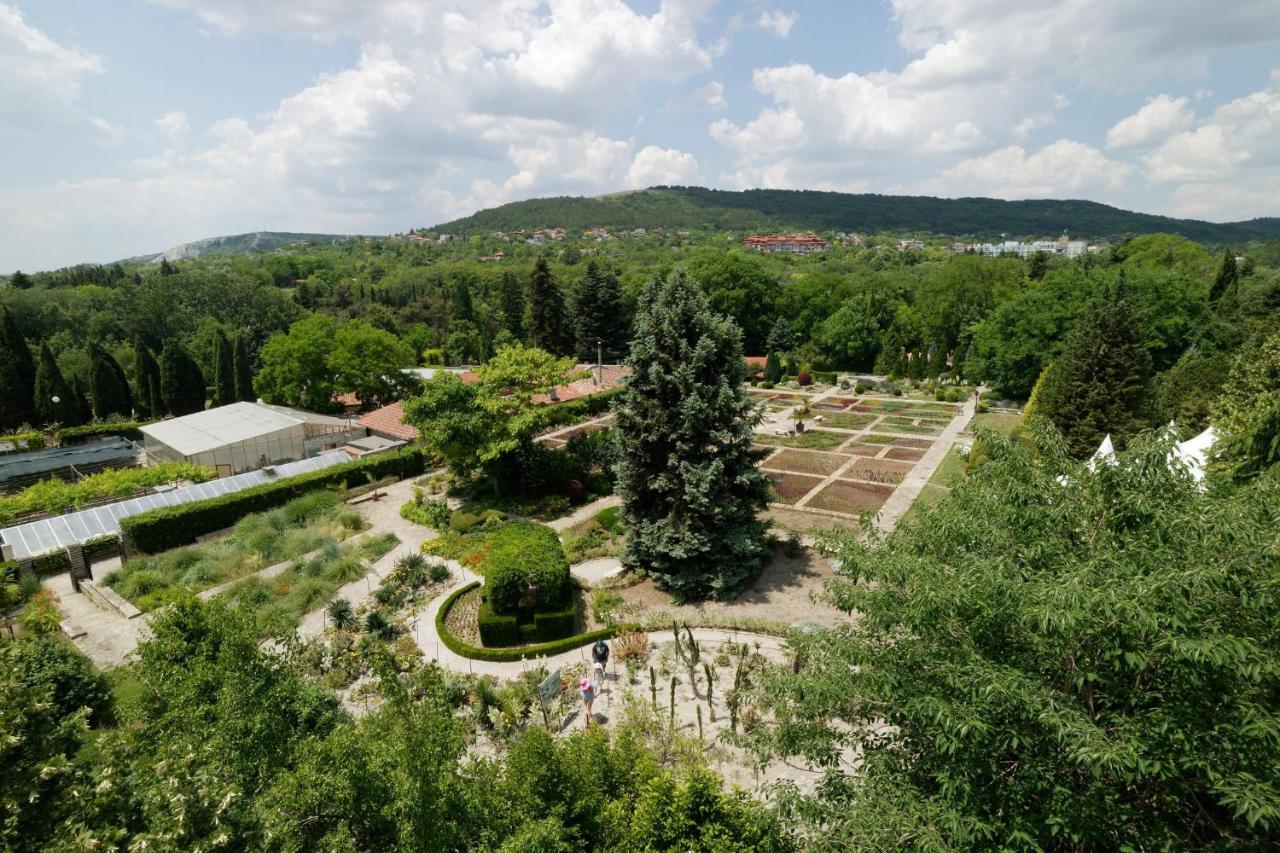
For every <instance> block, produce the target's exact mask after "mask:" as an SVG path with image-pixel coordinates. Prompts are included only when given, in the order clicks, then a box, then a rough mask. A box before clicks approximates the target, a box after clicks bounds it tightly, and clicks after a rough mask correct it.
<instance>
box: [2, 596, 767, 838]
mask: <svg viewBox="0 0 1280 853" xmlns="http://www.w3.org/2000/svg"><path fill="white" fill-rule="evenodd" d="M151 634H152V639H150V640H149V641H147V642H145V643H143V644H142V645H141V646H140V647H139V650H138V657H137V661H136V663H134V664H133V665H132V666H131V672H130V678H129V679H128V682H129V684H130V685H131V690H130V693H131V694H132V698H131V699H130V701H129V702H128V707H127V708H123V709H121V711H120V713H121V716H122V717H123V720H122V723H123V724H122V725H121V726H120V727H119V728H103V729H92V730H91V729H87V728H86V726H85V719H84V713H85V712H83V711H77V712H72V713H70V714H64V713H62V712H61V711H60V709H58V708H56V707H55V706H54V705H52V704H51V703H50V702H48V701H46V700H47V698H48V695H49V694H48V692H47V691H48V688H47V687H46V686H44V685H42V684H40V683H38V682H37V681H35V680H28V679H26V678H25V677H23V676H21V675H19V670H18V669H17V668H16V667H11V666H7V665H6V666H3V667H0V687H3V689H2V690H0V721H2V722H3V723H4V725H5V731H6V732H7V733H10V734H11V735H12V737H8V738H5V739H4V740H3V741H0V755H2V756H3V758H4V760H5V767H6V772H5V773H4V774H0V815H2V816H3V818H4V820H3V821H0V847H3V848H5V849H30V850H46V849H47V850H66V849H163V850H196V849H217V848H220V849H232V850H260V849H272V850H287V851H302V850H307V851H311V850H322V851H339V850H395V851H446V850H463V849H466V850H477V851H492V850H504V851H518V850H528V851H533V850H537V851H562V850H563V851H569V850H589V849H600V850H620V851H637V853H638V851H647V850H695V851H724V853H728V851H739V850H741V851H748V850H750V851H765V853H772V851H782V850H788V849H791V843H790V840H789V839H788V837H787V836H786V835H785V833H784V831H783V829H782V827H781V825H780V822H779V820H778V818H777V816H776V815H775V814H774V813H773V812H771V811H770V810H769V809H767V808H766V807H764V806H761V805H759V804H758V803H755V802H753V801H752V800H750V799H748V798H746V797H745V796H744V795H742V794H739V793H736V792H735V793H726V792H724V791H723V790H721V787H720V782H719V780H718V779H717V778H716V777H715V776H714V775H712V774H711V773H710V772H708V771H707V770H705V769H703V768H702V767H701V766H699V762H698V760H697V758H696V756H695V757H693V758H688V759H685V761H684V763H683V764H682V765H681V766H679V767H677V768H668V767H664V766H663V765H662V764H660V763H659V761H658V759H657V758H656V757H655V755H654V754H653V753H652V752H650V751H649V749H647V743H648V740H647V735H648V731H647V730H646V729H645V728H644V727H643V725H641V724H636V725H632V726H631V727H627V726H626V725H624V726H623V727H622V729H621V732H620V733H619V734H617V735H615V736H614V737H613V738H610V736H609V735H608V734H607V733H605V732H603V731H602V730H600V729H595V730H592V731H588V732H579V733H575V734H573V735H570V736H568V737H565V738H553V737H552V736H551V735H549V734H547V733H546V732H544V731H541V730H539V729H537V728H536V727H530V728H529V729H528V730H526V731H524V732H523V733H519V734H515V735H514V736H513V737H512V739H511V740H510V741H509V746H508V748H507V749H506V750H505V751H504V752H502V753H501V754H500V755H499V756H498V757H475V756H472V755H470V754H469V751H468V748H467V745H468V743H469V741H470V737H471V734H472V731H471V728H470V727H471V725H473V723H471V720H472V719H473V717H472V715H470V714H467V713H464V711H465V710H466V709H467V707H469V706H468V703H471V702H475V701H477V698H478V697H479V695H480V692H481V691H480V690H479V689H478V688H479V687H480V685H476V684H474V683H473V682H471V681H469V680H468V679H466V678H465V677H462V676H455V675H449V674H445V673H444V672H442V671H441V670H439V669H438V668H436V667H434V666H427V667H425V668H423V669H420V670H417V671H414V672H410V673H405V674H402V675H398V674H397V673H396V672H395V669H394V666H393V664H392V662H391V659H390V655H389V654H388V653H387V652H386V651H383V650H380V648H378V647H375V648H374V649H373V650H372V652H371V654H372V656H373V658H374V660H375V668H376V670H377V673H378V676H379V679H378V681H377V682H376V685H377V688H378V693H380V694H381V698H382V700H383V701H382V704H381V707H376V708H375V709H374V710H373V711H371V712H370V713H368V714H367V715H365V716H363V717H361V718H360V719H358V720H356V719H352V718H350V717H349V716H347V715H346V714H345V713H344V712H343V711H342V710H341V708H340V706H339V704H338V702H337V701H336V699H335V698H334V696H333V695H332V694H330V693H329V692H327V691H325V690H323V689H322V688H320V687H317V686H315V685H313V684H310V683H308V681H307V680H305V678H304V677H303V676H302V674H301V671H300V669H299V666H298V661H297V660H296V659H295V658H294V657H293V656H291V655H290V654H288V653H276V652H268V651H264V649H263V646H262V644H261V643H260V641H259V636H258V632H257V630H256V626H255V625H254V624H253V622H252V621H251V620H250V619H248V618H247V615H246V614H245V613H243V612H241V611H235V610H231V609H229V608H227V607H226V606H225V605H224V604H222V603H220V602H210V603H200V602H197V601H193V600H185V601H180V602H178V603H177V604H176V605H175V607H174V608H173V609H171V610H169V611H166V612H165V613H164V614H163V615H162V616H161V617H159V618H158V619H157V620H156V621H155V622H154V623H153V625H152V626H151ZM282 647H283V646H282ZM9 654H10V651H9V649H8V648H7V647H4V646H0V656H3V662H4V663H6V664H7V663H8V656H9ZM485 686H487V685H485ZM492 692H493V691H492V688H491V687H489V689H488V694H489V695H492ZM528 710H529V709H528V707H527V705H526V706H524V707H517V708H516V712H517V713H526V714H527V713H528ZM86 747H87V748H86Z"/></svg>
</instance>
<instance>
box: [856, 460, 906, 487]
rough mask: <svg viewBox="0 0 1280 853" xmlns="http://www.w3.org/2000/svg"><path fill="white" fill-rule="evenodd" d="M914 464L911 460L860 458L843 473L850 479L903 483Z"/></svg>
mask: <svg viewBox="0 0 1280 853" xmlns="http://www.w3.org/2000/svg"><path fill="white" fill-rule="evenodd" d="M913 467H915V466H914V465H912V464H911V463H910V462H894V461H893V460H891V459H859V460H858V461H857V462H855V463H853V465H852V466H851V467H850V468H849V470H848V471H845V472H844V473H843V474H841V475H840V476H841V477H847V478H849V479H850V480H869V481H870V482H872V483H901V482H902V478H903V476H904V475H905V474H906V473H907V472H908V471H910V470H911V469H912V468H913Z"/></svg>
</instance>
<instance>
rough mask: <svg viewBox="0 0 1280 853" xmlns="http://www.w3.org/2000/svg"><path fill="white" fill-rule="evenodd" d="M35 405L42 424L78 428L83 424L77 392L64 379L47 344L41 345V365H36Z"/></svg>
mask: <svg viewBox="0 0 1280 853" xmlns="http://www.w3.org/2000/svg"><path fill="white" fill-rule="evenodd" d="M55 400H56V401H57V402H54V401H55ZM35 404H36V413H37V415H38V416H39V418H40V423H42V424H61V425H63V426H78V425H79V424H80V423H82V421H81V420H80V411H79V409H77V408H76V398H75V392H73V391H72V390H71V386H70V385H69V384H68V383H67V380H66V379H64V378H63V376H62V371H61V370H60V369H59V368H58V360H57V359H56V358H54V357H53V350H51V349H49V345H48V344H47V343H42V344H41V345H40V363H39V364H38V365H36V390H35Z"/></svg>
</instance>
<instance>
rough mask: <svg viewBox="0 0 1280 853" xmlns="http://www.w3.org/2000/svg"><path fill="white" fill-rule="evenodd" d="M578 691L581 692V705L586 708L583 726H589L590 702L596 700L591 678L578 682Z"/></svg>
mask: <svg viewBox="0 0 1280 853" xmlns="http://www.w3.org/2000/svg"><path fill="white" fill-rule="evenodd" d="M578 692H579V693H581V694H582V705H583V707H584V708H586V709H587V715H586V717H585V718H584V720H583V726H584V727H586V728H590V726H591V703H593V702H595V701H596V691H595V688H594V687H592V686H591V679H589V678H584V679H582V680H581V681H579V682H578Z"/></svg>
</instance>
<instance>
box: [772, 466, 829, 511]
mask: <svg viewBox="0 0 1280 853" xmlns="http://www.w3.org/2000/svg"><path fill="white" fill-rule="evenodd" d="M764 473H765V475H766V476H768V478H769V481H770V482H771V483H772V484H773V500H774V502H775V503H782V504H793V503H795V502H796V501H798V500H800V499H801V498H802V497H804V496H805V495H807V494H808V493H809V490H810V489H812V488H813V487H814V486H816V485H818V484H819V483H821V482H822V477H808V476H805V475H803V474H779V473H777V472H774V471H765V472H764Z"/></svg>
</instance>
